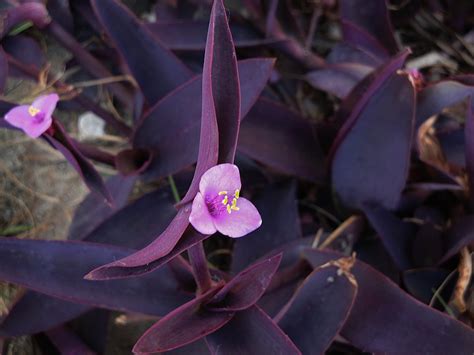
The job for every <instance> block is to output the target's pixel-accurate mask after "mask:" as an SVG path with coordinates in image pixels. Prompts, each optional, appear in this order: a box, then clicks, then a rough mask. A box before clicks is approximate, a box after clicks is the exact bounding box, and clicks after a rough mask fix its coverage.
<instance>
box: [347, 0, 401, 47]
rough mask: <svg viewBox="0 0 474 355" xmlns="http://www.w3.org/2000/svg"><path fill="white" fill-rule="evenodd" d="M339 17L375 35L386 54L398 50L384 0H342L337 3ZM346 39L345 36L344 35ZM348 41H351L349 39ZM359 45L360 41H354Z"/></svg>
mask: <svg viewBox="0 0 474 355" xmlns="http://www.w3.org/2000/svg"><path fill="white" fill-rule="evenodd" d="M339 13H340V15H341V18H342V19H343V20H345V21H349V22H351V23H353V24H355V25H357V26H359V27H360V28H362V29H364V30H365V31H367V33H368V34H370V35H371V36H373V37H375V38H376V40H377V41H378V42H379V43H380V45H382V46H383V48H384V49H385V50H386V51H387V52H388V54H392V55H393V54H396V53H397V52H398V50H399V48H398V44H397V41H396V39H395V33H394V30H393V27H392V23H391V21H390V16H389V12H388V7H387V2H386V0H378V1H369V2H368V1H364V0H342V1H341V2H340V4H339ZM344 39H345V40H346V41H347V38H345V37H344ZM350 43H353V42H351V41H350ZM353 44H355V45H359V44H360V43H358V42H354V43H353Z"/></svg>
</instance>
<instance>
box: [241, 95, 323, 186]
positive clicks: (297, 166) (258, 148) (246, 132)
mask: <svg viewBox="0 0 474 355" xmlns="http://www.w3.org/2000/svg"><path fill="white" fill-rule="evenodd" d="M238 150H239V151H240V152H242V153H244V154H245V155H247V156H249V157H251V158H253V159H255V160H257V161H259V162H261V163H263V164H265V165H268V166H269V167H271V168H273V169H275V170H277V171H280V172H283V173H285V174H289V175H295V176H297V177H299V178H302V179H306V180H310V181H316V182H321V181H322V180H323V176H324V164H323V158H322V152H321V148H320V146H319V144H318V141H317V139H316V137H315V135H314V134H313V127H312V126H311V125H310V123H309V122H308V121H306V120H305V119H304V118H302V117H301V116H300V115H298V114H297V113H295V112H294V111H292V110H289V109H288V108H286V107H285V106H283V105H281V104H279V103H276V102H274V101H271V100H268V99H263V98H261V99H259V100H258V101H257V103H256V104H255V105H254V107H253V108H252V110H251V111H250V112H249V114H248V115H247V117H246V119H245V120H244V121H243V122H242V126H241V128H240V137H239V146H238Z"/></svg>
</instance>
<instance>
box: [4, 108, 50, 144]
mask: <svg viewBox="0 0 474 355" xmlns="http://www.w3.org/2000/svg"><path fill="white" fill-rule="evenodd" d="M28 108H29V106H28V105H21V106H17V107H15V108H13V109H11V110H10V111H9V112H8V113H7V114H6V115H5V120H6V121H7V122H8V123H10V124H11V125H12V126H14V127H18V128H21V129H22V130H23V131H24V132H25V133H26V134H27V135H28V136H30V137H31V138H38V137H39V136H41V135H42V134H43V133H44V132H45V131H46V130H47V129H48V128H49V127H50V126H51V123H52V119H51V116H49V117H45V119H44V120H43V121H42V122H39V123H38V122H35V121H34V119H33V117H32V116H31V115H30V113H29V112H28Z"/></svg>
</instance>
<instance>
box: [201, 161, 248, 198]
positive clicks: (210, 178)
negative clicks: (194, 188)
mask: <svg viewBox="0 0 474 355" xmlns="http://www.w3.org/2000/svg"><path fill="white" fill-rule="evenodd" d="M241 187H242V184H241V182H240V172H239V168H238V167H237V166H236V165H234V164H219V165H216V166H214V167H212V168H210V169H209V170H208V171H206V172H205V173H204V174H203V175H202V177H201V181H200V182H199V191H201V193H202V194H204V195H208V194H209V193H210V194H217V193H218V192H220V191H227V192H228V193H229V194H231V195H232V194H233V193H234V192H235V190H240V188H241Z"/></svg>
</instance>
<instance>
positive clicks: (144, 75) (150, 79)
mask: <svg viewBox="0 0 474 355" xmlns="http://www.w3.org/2000/svg"><path fill="white" fill-rule="evenodd" d="M92 6H93V8H94V11H95V13H96V15H97V17H98V19H99V21H100V22H101V23H102V25H103V26H104V28H105V30H106V31H107V34H108V35H109V36H110V38H111V39H112V40H113V42H114V44H115V46H116V47H117V49H118V51H119V52H120V54H121V55H122V57H123V58H124V59H125V61H126V63H127V65H128V67H129V68H130V71H131V72H132V73H133V76H134V78H135V79H136V80H137V82H138V85H140V88H141V89H142V91H143V94H144V95H145V97H146V99H147V100H148V103H149V104H150V105H154V104H155V103H156V102H157V101H158V100H159V99H160V98H162V97H164V96H165V95H166V94H167V93H169V92H170V91H171V90H173V89H175V88H176V87H178V86H179V85H181V84H183V83H185V82H186V81H187V80H189V79H190V78H191V77H192V76H193V74H192V72H191V71H190V70H189V69H188V68H187V67H186V66H185V65H184V64H183V63H182V62H181V61H180V60H179V59H178V58H177V57H176V56H175V55H174V54H173V53H171V52H170V51H169V50H168V49H167V48H165V47H164V46H163V45H162V44H161V43H160V42H159V41H158V40H157V39H156V37H154V36H153V35H152V34H151V32H150V31H149V30H148V29H147V28H146V26H144V25H143V24H142V23H140V22H139V21H138V19H137V18H136V17H135V16H134V15H133V14H132V12H130V11H129V10H128V9H127V8H126V7H125V6H123V5H121V4H120V3H119V2H118V1H116V0H100V1H97V0H93V1H92Z"/></svg>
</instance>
